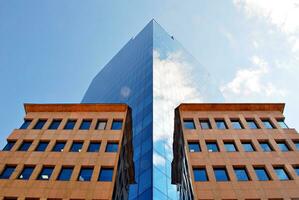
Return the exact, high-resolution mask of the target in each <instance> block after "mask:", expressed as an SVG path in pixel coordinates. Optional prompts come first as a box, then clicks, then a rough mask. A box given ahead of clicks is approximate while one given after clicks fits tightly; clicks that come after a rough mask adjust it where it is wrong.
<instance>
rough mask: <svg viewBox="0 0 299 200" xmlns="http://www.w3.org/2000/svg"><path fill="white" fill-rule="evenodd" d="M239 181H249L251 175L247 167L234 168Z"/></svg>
mask: <svg viewBox="0 0 299 200" xmlns="http://www.w3.org/2000/svg"><path fill="white" fill-rule="evenodd" d="M234 171H235V174H236V177H237V180H238V181H248V180H249V177H248V174H247V171H246V169H245V168H234Z"/></svg>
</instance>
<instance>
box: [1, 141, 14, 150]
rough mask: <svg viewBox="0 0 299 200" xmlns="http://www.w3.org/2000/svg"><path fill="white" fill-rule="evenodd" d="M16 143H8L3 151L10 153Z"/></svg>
mask: <svg viewBox="0 0 299 200" xmlns="http://www.w3.org/2000/svg"><path fill="white" fill-rule="evenodd" d="M15 143H16V141H7V144H6V145H5V147H4V148H3V149H2V151H10V150H11V149H12V147H13V146H14V145H15Z"/></svg>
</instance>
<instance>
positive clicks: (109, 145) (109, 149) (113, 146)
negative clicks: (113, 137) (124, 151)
mask: <svg viewBox="0 0 299 200" xmlns="http://www.w3.org/2000/svg"><path fill="white" fill-rule="evenodd" d="M117 151H118V143H110V142H108V143H107V146H106V152H117Z"/></svg>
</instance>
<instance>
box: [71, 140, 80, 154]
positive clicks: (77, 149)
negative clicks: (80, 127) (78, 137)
mask: <svg viewBox="0 0 299 200" xmlns="http://www.w3.org/2000/svg"><path fill="white" fill-rule="evenodd" d="M82 146H83V142H73V144H72V147H71V150H70V151H71V152H81V150H82Z"/></svg>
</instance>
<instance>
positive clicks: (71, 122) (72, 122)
mask: <svg viewBox="0 0 299 200" xmlns="http://www.w3.org/2000/svg"><path fill="white" fill-rule="evenodd" d="M76 122H77V120H71V119H69V120H68V121H67V122H66V124H65V126H64V129H66V130H72V129H74V127H75V125H76Z"/></svg>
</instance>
